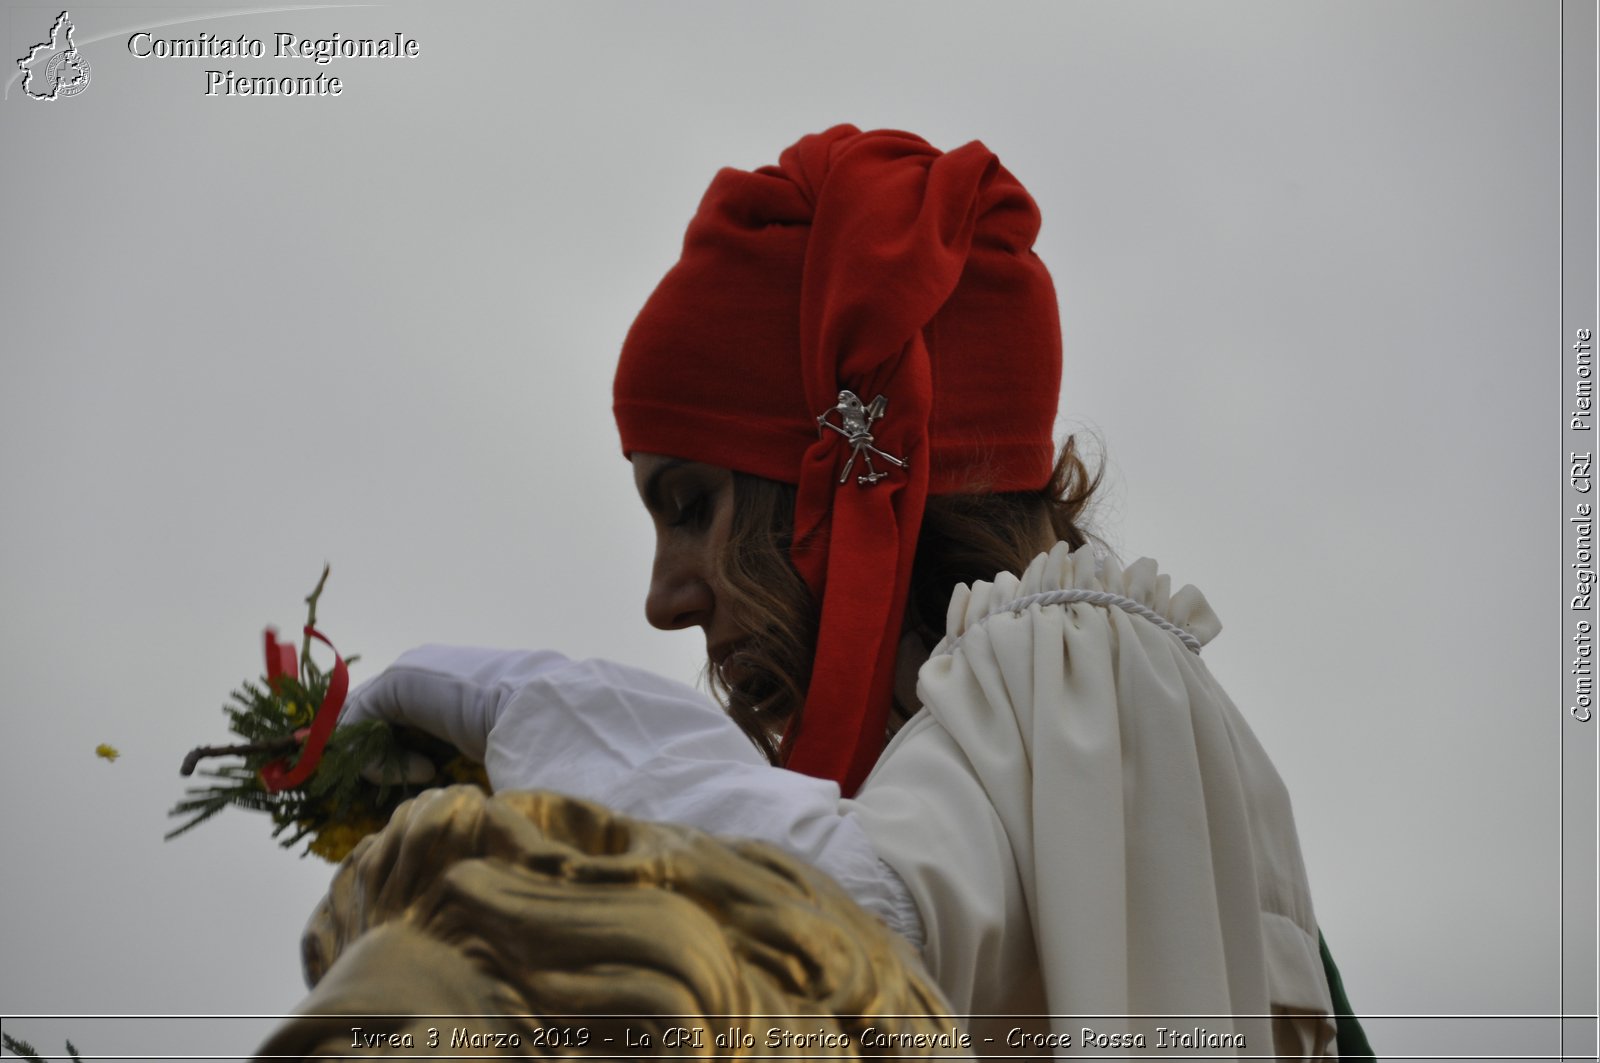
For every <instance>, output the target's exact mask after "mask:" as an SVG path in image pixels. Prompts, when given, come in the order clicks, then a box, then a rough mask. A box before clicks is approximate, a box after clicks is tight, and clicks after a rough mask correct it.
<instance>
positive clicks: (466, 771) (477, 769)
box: [444, 757, 494, 794]
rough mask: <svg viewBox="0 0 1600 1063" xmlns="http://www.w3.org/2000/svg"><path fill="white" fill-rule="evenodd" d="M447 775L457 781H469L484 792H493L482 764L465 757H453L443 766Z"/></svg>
mask: <svg viewBox="0 0 1600 1063" xmlns="http://www.w3.org/2000/svg"><path fill="white" fill-rule="evenodd" d="M444 773H445V775H446V776H447V777H449V778H450V779H452V780H454V781H455V782H458V783H470V784H472V785H473V786H476V787H477V788H478V789H480V790H482V791H483V792H484V793H486V794H492V793H494V788H493V787H491V786H490V785H489V773H488V772H487V771H484V770H483V765H482V764H479V763H478V762H477V761H475V760H468V759H467V758H466V757H453V758H451V760H450V762H449V763H448V764H446V765H445V766H444Z"/></svg>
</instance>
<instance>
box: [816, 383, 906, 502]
mask: <svg viewBox="0 0 1600 1063" xmlns="http://www.w3.org/2000/svg"><path fill="white" fill-rule="evenodd" d="M887 405H889V400H888V399H886V398H884V397H883V396H882V395H879V396H878V397H877V398H875V399H873V400H872V401H871V402H870V403H868V404H867V405H865V406H863V405H862V404H861V400H860V399H859V398H857V397H856V393H855V392H853V391H841V392H839V402H838V404H837V405H835V406H833V407H832V408H830V409H826V410H823V411H822V412H821V413H820V414H818V415H817V438H818V439H821V438H822V430H823V429H824V428H831V429H833V430H834V431H835V432H838V433H839V434H840V435H842V436H844V441H845V442H846V443H849V444H850V460H849V461H847V462H845V463H844V471H843V472H841V473H840V474H839V482H840V483H844V482H845V481H846V480H848V479H850V470H851V468H853V467H854V466H855V463H856V459H857V458H860V459H861V460H862V461H863V462H864V463H865V464H866V466H867V471H866V472H864V473H862V474H861V475H860V476H857V477H856V483H857V484H860V485H862V486H866V485H868V484H875V483H877V482H878V481H879V480H881V479H883V478H884V477H885V476H888V475H889V474H888V473H887V472H879V471H878V470H877V469H876V468H874V467H873V464H872V458H873V456H874V455H876V456H877V457H880V458H882V459H883V460H884V461H886V462H888V463H889V464H890V465H893V466H894V467H895V468H897V469H904V468H907V467H908V465H907V463H906V462H905V461H904V460H903V459H901V458H897V457H895V456H894V455H893V454H886V453H884V452H883V451H881V450H879V449H878V448H877V447H875V446H873V445H872V425H873V423H874V422H875V421H877V419H878V418H880V417H882V416H883V410H884V407H886V406H887ZM831 413H836V414H838V415H839V423H838V424H835V423H834V422H832V421H830V420H828V415H829V414H831Z"/></svg>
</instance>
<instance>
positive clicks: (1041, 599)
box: [951, 588, 1200, 654]
mask: <svg viewBox="0 0 1600 1063" xmlns="http://www.w3.org/2000/svg"><path fill="white" fill-rule="evenodd" d="M1072 602H1088V603H1089V604H1090V605H1114V606H1116V607H1117V608H1118V609H1121V610H1122V611H1123V612H1125V613H1132V614H1133V615H1134V616H1142V617H1144V618H1145V619H1146V620H1148V621H1150V622H1151V623H1152V624H1154V625H1155V626H1156V627H1158V628H1160V629H1161V630H1163V631H1166V632H1168V633H1170V634H1173V635H1176V636H1177V637H1178V641H1179V642H1182V643H1183V644H1184V645H1185V646H1186V647H1188V649H1189V652H1191V653H1196V654H1198V653H1199V652H1200V640H1199V639H1197V638H1195V637H1194V636H1193V635H1191V634H1189V632H1187V631H1185V630H1184V629H1183V628H1181V627H1179V626H1178V625H1177V624H1174V623H1173V622H1172V621H1170V620H1168V619H1167V618H1166V617H1164V616H1162V615H1161V614H1160V613H1158V612H1156V611H1155V610H1154V609H1151V608H1150V607H1149V606H1147V605H1142V604H1140V603H1139V602H1136V601H1134V600H1133V599H1132V598H1124V597H1123V596H1122V595H1120V594H1112V593H1111V592H1110V591H1089V590H1083V589H1082V588H1073V589H1071V590H1064V591H1044V592H1042V593H1040V594H1029V595H1027V596H1025V597H1022V598H1014V599H1012V600H1011V601H1009V602H1006V603H1005V604H1003V605H998V606H996V607H995V608H993V609H990V610H989V611H988V612H987V613H985V614H984V615H983V617H982V618H981V619H979V621H978V623H979V624H981V623H983V622H984V621H985V620H988V619H989V618H990V617H992V616H999V615H1000V614H1001V613H1010V614H1011V615H1012V616H1021V615H1022V614H1023V613H1024V612H1026V611H1027V609H1028V608H1029V607H1030V606H1035V605H1038V606H1045V605H1068V604H1070V603H1072ZM975 626H976V625H969V626H968V628H967V631H971V630H972V628H973V627H975ZM962 637H965V632H963V633H962ZM960 644H961V640H960V639H957V640H956V643H955V645H957V646H959V645H960ZM954 648H955V646H952V647H951V649H954Z"/></svg>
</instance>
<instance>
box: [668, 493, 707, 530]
mask: <svg viewBox="0 0 1600 1063" xmlns="http://www.w3.org/2000/svg"><path fill="white" fill-rule="evenodd" d="M674 506H675V509H674V512H673V514H672V516H671V517H669V518H668V520H667V527H669V528H687V529H691V530H695V529H699V528H703V527H705V526H706V523H707V521H708V519H709V518H710V516H711V503H710V499H709V498H708V496H706V495H704V494H697V495H692V496H690V497H689V498H688V499H686V500H684V501H682V502H678V501H676V500H674Z"/></svg>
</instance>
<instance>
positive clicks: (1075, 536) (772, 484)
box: [710, 437, 1105, 764]
mask: <svg viewBox="0 0 1600 1063" xmlns="http://www.w3.org/2000/svg"><path fill="white" fill-rule="evenodd" d="M1104 473H1105V467H1104V465H1103V464H1101V463H1097V465H1096V468H1095V469H1094V470H1093V471H1092V472H1091V471H1090V468H1089V465H1088V463H1086V462H1085V460H1084V458H1083V455H1082V453H1081V452H1080V450H1079V448H1078V445H1077V440H1076V438H1075V437H1068V439H1067V441H1066V443H1065V445H1063V446H1062V448H1061V452H1060V453H1059V454H1058V455H1057V457H1056V464H1055V468H1054V470H1053V471H1052V472H1051V475H1050V482H1049V483H1047V484H1046V485H1045V486H1044V487H1043V488H1041V489H1039V490H1038V491H1020V492H1005V493H990V492H986V491H984V490H983V487H982V485H981V484H974V485H972V487H971V488H970V489H969V490H968V491H967V492H964V493H962V494H950V495H933V496H930V497H929V498H928V502H927V506H926V508H925V510H924V513H923V517H922V529H921V531H920V532H919V533H918V537H917V555H916V558H915V560H914V561H913V562H912V570H911V593H910V596H909V600H908V602H907V604H906V626H905V628H904V629H903V630H906V631H912V632H915V633H916V635H917V636H918V637H919V638H920V639H921V640H922V642H923V644H924V646H926V647H927V648H929V649H931V648H932V647H933V646H934V644H935V643H937V642H938V640H939V638H940V637H941V636H942V634H943V632H944V618H945V610H946V608H947V607H948V605H949V601H950V592H951V591H952V590H954V589H955V587H956V585H957V584H960V583H967V584H971V583H974V582H976V581H978V580H988V579H993V578H994V576H995V574H996V573H999V572H1011V573H1013V574H1016V575H1021V574H1022V570H1023V569H1024V568H1026V567H1027V566H1028V563H1029V562H1031V561H1032V560H1033V559H1034V558H1035V557H1036V556H1038V554H1039V552H1040V550H1041V549H1044V548H1047V547H1048V545H1049V544H1050V543H1054V542H1056V541H1061V542H1065V543H1067V544H1068V545H1070V546H1071V547H1072V548H1073V549H1077V548H1078V547H1080V546H1083V545H1085V544H1087V543H1088V542H1090V541H1092V540H1093V538H1094V537H1093V536H1092V535H1091V534H1090V533H1089V532H1088V531H1086V530H1085V517H1086V512H1087V510H1088V509H1089V508H1090V505H1091V501H1092V499H1093V497H1094V494H1095V492H1096V491H1097V490H1098V489H1099V487H1100V481H1101V479H1102V477H1103V476H1104ZM733 499H734V513H733V525H732V528H731V529H730V533H729V537H728V543H727V545H726V546H725V547H724V549H723V551H722V553H721V555H720V556H719V557H718V559H717V566H718V572H717V575H718V577H719V580H720V583H721V590H720V595H721V602H719V607H721V606H725V607H728V608H732V609H734V610H735V611H736V613H737V614H738V615H739V616H740V618H741V620H742V621H743V626H744V627H745V629H746V630H747V631H748V632H749V634H748V635H747V636H746V637H745V639H744V640H743V641H742V642H741V643H740V644H739V647H738V649H737V650H735V651H734V652H733V653H732V654H730V655H729V656H728V658H727V659H726V660H725V661H724V662H723V665H722V668H721V669H720V670H719V669H715V668H713V669H712V670H711V673H710V681H711V689H712V691H713V692H714V693H715V694H716V695H717V697H718V699H719V700H720V701H722V703H723V705H724V706H726V708H727V710H728V715H730V716H731V717H733V720H734V722H736V723H737V724H738V725H739V726H740V727H741V728H742V729H743V730H744V732H745V733H746V734H747V735H749V736H750V739H751V741H753V742H754V743H755V744H756V746H757V747H759V748H760V750H761V751H762V753H764V754H765V755H766V757H767V759H768V760H770V761H771V762H772V763H774V764H781V763H783V750H782V746H781V743H782V739H783V735H784V732H785V731H786V730H787V729H788V727H789V725H790V722H791V721H792V720H793V719H794V718H795V717H796V716H797V715H798V714H799V712H800V709H801V706H803V705H804V704H805V698H806V688H807V686H808V685H809V684H810V681H811V661H812V656H813V654H814V653H815V651H816V644H817V622H818V612H819V610H818V606H817V603H816V602H815V601H813V600H812V596H811V591H810V589H809V588H808V587H807V586H806V584H805V581H804V580H803V579H801V578H800V574H799V573H798V572H796V571H795V568H794V565H793V563H792V562H791V561H790V560H789V547H790V544H791V543H792V542H793V537H794V505H795V489H794V487H793V486H792V485H789V484H784V483H778V482H777V481H775V480H767V479H763V478H761V477H758V476H750V475H747V474H745V473H738V472H736V473H734V475H733ZM1047 539H1048V542H1046V540H1047ZM1041 543H1044V545H1043V546H1041Z"/></svg>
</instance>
